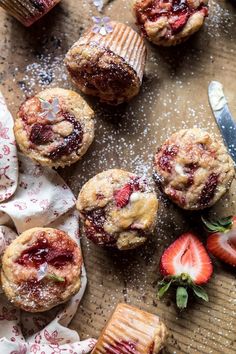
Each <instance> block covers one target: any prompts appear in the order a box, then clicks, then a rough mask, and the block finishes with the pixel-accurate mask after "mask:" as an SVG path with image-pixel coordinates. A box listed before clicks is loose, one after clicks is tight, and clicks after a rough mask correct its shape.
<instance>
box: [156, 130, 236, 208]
mask: <svg viewBox="0 0 236 354" xmlns="http://www.w3.org/2000/svg"><path fill="white" fill-rule="evenodd" d="M154 168H155V174H156V179H157V183H158V184H159V187H160V189H161V190H162V191H163V192H164V193H165V194H166V195H167V196H168V197H169V198H170V199H171V200H172V201H173V202H174V203H176V204H177V205H178V206H179V207H181V208H183V209H189V210H198V209H204V208H208V207H210V206H212V205H213V204H215V203H216V202H217V201H218V200H219V199H220V198H221V196H222V195H223V194H224V193H225V192H226V191H227V190H228V189H229V187H230V184H231V182H232V180H233V178H234V176H235V171H234V164H233V160H232V158H231V157H230V155H229V154H228V152H227V150H226V148H225V146H224V145H223V143H222V142H221V141H219V140H217V139H216V138H215V137H213V136H212V135H210V134H209V133H208V132H207V131H205V130H202V129H198V128H193V129H183V130H180V131H178V132H176V133H174V134H173V135H171V137H170V138H169V139H167V140H166V141H165V142H164V144H163V145H162V146H161V147H160V148H159V149H158V150H157V152H156V155H155V161H154Z"/></svg>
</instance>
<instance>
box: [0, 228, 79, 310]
mask: <svg viewBox="0 0 236 354" xmlns="http://www.w3.org/2000/svg"><path fill="white" fill-rule="evenodd" d="M81 267H82V256H81V252H80V248H79V247H78V245H77V244H76V242H75V241H74V240H72V239H71V238H70V237H69V236H68V235H67V234H66V233H65V232H63V231H60V230H56V229H51V228H39V227H38V228H33V229H30V230H28V231H25V232H24V233H23V234H21V235H20V236H19V237H17V238H16V239H15V240H14V241H13V242H12V243H11V244H10V245H9V246H8V247H7V248H6V250H5V252H4V255H3V258H2V270H1V280H2V288H3V291H4V292H5V294H6V296H7V297H8V299H9V300H10V301H11V302H12V303H13V304H14V305H15V306H17V307H20V308H21V309H23V310H25V311H28V312H42V311H47V310H49V309H51V308H52V307H54V306H56V305H58V304H61V303H63V302H65V301H67V300H69V298H70V297H71V296H72V295H74V294H75V293H76V292H77V291H79V289H80V285H81Z"/></svg>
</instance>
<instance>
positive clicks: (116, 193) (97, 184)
mask: <svg viewBox="0 0 236 354" xmlns="http://www.w3.org/2000/svg"><path fill="white" fill-rule="evenodd" d="M77 208H78V210H79V212H80V215H81V219H82V221H83V226H84V233H85V235H86V236H87V238H88V239H90V240H92V241H93V242H94V243H95V244H97V245H100V246H111V247H116V248H118V249H120V250H126V249H131V248H135V247H138V246H139V245H142V244H143V243H144V242H145V241H146V240H147V238H148V236H149V234H151V233H152V232H153V229H154V226H155V223H156V217H157V209H158V200H157V197H156V195H155V193H154V192H153V190H152V189H151V188H150V187H149V186H148V184H147V181H146V180H145V178H142V177H139V176H136V175H134V174H132V173H130V172H127V171H123V170H118V169H112V170H108V171H104V172H102V173H99V174H98V175H96V176H94V177H93V178H91V179H90V180H89V181H88V182H87V183H86V184H85V185H84V186H83V187H82V189H81V191H80V193H79V196H78V201H77Z"/></svg>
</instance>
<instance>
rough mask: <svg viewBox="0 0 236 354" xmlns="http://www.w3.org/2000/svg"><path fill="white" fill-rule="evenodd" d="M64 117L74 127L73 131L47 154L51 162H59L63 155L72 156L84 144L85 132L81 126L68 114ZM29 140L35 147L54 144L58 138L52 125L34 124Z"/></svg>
mask: <svg viewBox="0 0 236 354" xmlns="http://www.w3.org/2000/svg"><path fill="white" fill-rule="evenodd" d="M63 117H64V120H65V121H68V122H70V123H71V124H72V125H73V131H72V133H71V134H70V135H68V136H66V137H65V138H63V140H62V139H60V140H59V143H58V144H57V146H56V148H53V149H51V150H50V152H49V153H47V154H46V156H47V157H49V158H50V159H51V160H58V159H59V158H60V157H61V156H63V155H70V154H71V153H72V152H74V151H77V150H78V149H79V148H80V146H81V144H82V140H83V130H82V127H81V124H80V123H79V122H78V121H77V120H76V119H75V117H74V116H73V115H71V114H70V113H68V112H65V113H63ZM29 139H30V141H31V143H33V144H34V145H43V144H49V143H52V142H53V140H55V139H56V136H55V133H54V132H53V129H52V126H51V125H49V124H46V125H45V124H34V125H33V126H32V128H31V132H30V136H29Z"/></svg>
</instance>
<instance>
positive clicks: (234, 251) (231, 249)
mask: <svg viewBox="0 0 236 354" xmlns="http://www.w3.org/2000/svg"><path fill="white" fill-rule="evenodd" d="M202 221H203V222H204V224H205V226H206V228H207V230H208V232H209V233H211V235H210V236H209V237H208V239H207V249H208V250H209V252H211V253H212V254H213V255H214V256H215V257H217V258H219V259H220V260H221V261H223V262H226V263H228V264H230V265H232V266H234V267H235V266H236V216H234V217H232V216H228V217H226V218H223V219H220V220H218V221H212V220H205V219H204V218H202Z"/></svg>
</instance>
